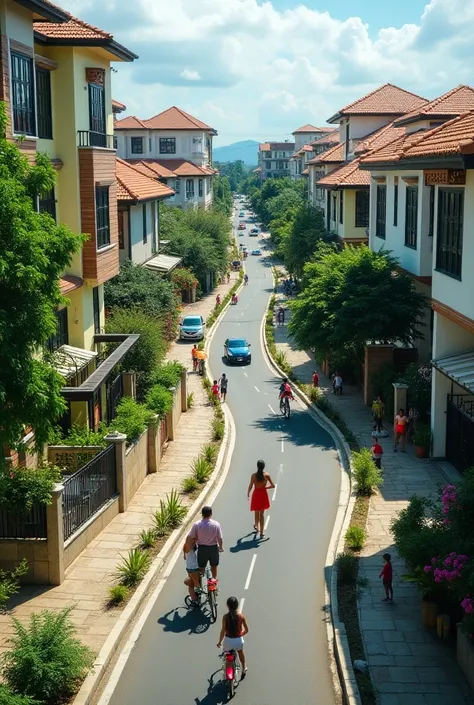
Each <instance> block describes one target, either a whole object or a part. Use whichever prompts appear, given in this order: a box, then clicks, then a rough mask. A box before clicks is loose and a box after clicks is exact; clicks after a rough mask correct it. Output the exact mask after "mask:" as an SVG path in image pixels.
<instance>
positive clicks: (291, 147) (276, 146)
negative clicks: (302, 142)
mask: <svg viewBox="0 0 474 705" xmlns="http://www.w3.org/2000/svg"><path fill="white" fill-rule="evenodd" d="M258 149H259V151H260V152H270V151H271V150H277V151H278V150H280V151H285V152H290V151H291V152H294V151H295V143H294V142H262V143H261V144H259V145H258Z"/></svg>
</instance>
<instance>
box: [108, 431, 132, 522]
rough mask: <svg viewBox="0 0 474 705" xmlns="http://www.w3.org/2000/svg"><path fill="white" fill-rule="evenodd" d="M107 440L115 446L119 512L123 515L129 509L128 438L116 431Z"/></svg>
mask: <svg viewBox="0 0 474 705" xmlns="http://www.w3.org/2000/svg"><path fill="white" fill-rule="evenodd" d="M105 440H106V441H107V443H109V444H112V443H113V444H114V445H115V472H116V474H117V492H118V493H119V512H120V513H123V512H125V511H127V507H128V497H127V481H126V480H127V477H126V472H127V468H126V455H125V451H126V446H125V443H126V440H127V436H126V435H125V433H119V432H118V431H114V432H113V433H109V434H108V435H107V436H106V437H105Z"/></svg>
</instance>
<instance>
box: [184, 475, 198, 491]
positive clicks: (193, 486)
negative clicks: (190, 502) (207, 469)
mask: <svg viewBox="0 0 474 705" xmlns="http://www.w3.org/2000/svg"><path fill="white" fill-rule="evenodd" d="M182 487H183V492H184V493H185V494H190V493H191V492H194V491H195V490H197V488H198V487H199V483H198V481H197V480H196V478H195V477H194V475H190V476H189V477H185V478H184V480H183V485H182Z"/></svg>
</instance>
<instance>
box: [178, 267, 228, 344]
mask: <svg viewBox="0 0 474 705" xmlns="http://www.w3.org/2000/svg"><path fill="white" fill-rule="evenodd" d="M239 265H240V262H239ZM205 334H206V322H205V320H204V318H203V317H202V316H185V317H184V318H183V320H182V321H181V323H180V325H179V339H180V340H202V339H203V338H204V336H205Z"/></svg>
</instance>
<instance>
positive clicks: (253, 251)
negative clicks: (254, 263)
mask: <svg viewBox="0 0 474 705" xmlns="http://www.w3.org/2000/svg"><path fill="white" fill-rule="evenodd" d="M252 254H253V255H256V256H257V257H260V255H261V254H262V253H261V251H260V250H258V249H257V250H252Z"/></svg>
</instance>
